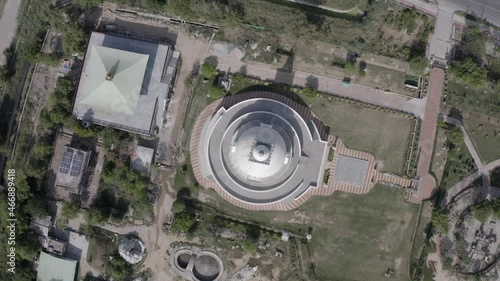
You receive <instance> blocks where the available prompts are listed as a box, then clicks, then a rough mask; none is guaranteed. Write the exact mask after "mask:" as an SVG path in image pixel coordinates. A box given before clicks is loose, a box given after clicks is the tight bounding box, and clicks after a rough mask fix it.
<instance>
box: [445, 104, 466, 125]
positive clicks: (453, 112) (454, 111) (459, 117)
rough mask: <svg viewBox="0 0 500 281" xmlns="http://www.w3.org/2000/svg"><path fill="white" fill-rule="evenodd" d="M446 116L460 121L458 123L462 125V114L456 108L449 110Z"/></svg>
mask: <svg viewBox="0 0 500 281" xmlns="http://www.w3.org/2000/svg"><path fill="white" fill-rule="evenodd" d="M448 116H450V117H452V118H455V119H457V120H458V121H460V123H463V116H462V112H461V111H460V109H458V108H456V107H452V108H451V109H450V112H449V113H448Z"/></svg>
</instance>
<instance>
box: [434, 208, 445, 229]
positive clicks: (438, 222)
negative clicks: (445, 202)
mask: <svg viewBox="0 0 500 281" xmlns="http://www.w3.org/2000/svg"><path fill="white" fill-rule="evenodd" d="M431 223H432V225H433V226H434V227H435V228H436V229H437V231H438V232H440V233H447V232H448V214H447V213H446V211H445V210H444V209H442V208H441V207H435V208H434V210H432V218H431Z"/></svg>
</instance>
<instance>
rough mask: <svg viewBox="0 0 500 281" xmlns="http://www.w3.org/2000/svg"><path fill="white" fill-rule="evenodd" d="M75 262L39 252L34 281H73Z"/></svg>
mask: <svg viewBox="0 0 500 281" xmlns="http://www.w3.org/2000/svg"><path fill="white" fill-rule="evenodd" d="M76 265H77V261H74V260H70V259H66V258H62V257H56V256H54V255H51V254H48V253H45V252H41V253H40V258H39V259H38V270H37V271H38V273H37V276H36V281H54V280H57V281H74V280H75V275H76Z"/></svg>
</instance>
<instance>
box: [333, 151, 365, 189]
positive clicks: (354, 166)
mask: <svg viewBox="0 0 500 281" xmlns="http://www.w3.org/2000/svg"><path fill="white" fill-rule="evenodd" d="M367 172H368V161H367V160H363V159H357V158H353V157H349V156H345V155H339V159H338V161H337V167H336V168H335V175H334V176H333V178H334V180H335V181H339V182H344V183H348V184H352V185H356V186H363V185H364V184H365V178H366V174H367Z"/></svg>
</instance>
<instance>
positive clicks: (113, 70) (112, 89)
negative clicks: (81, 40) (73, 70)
mask: <svg viewBox="0 0 500 281" xmlns="http://www.w3.org/2000/svg"><path fill="white" fill-rule="evenodd" d="M90 52H91V53H90V57H89V60H88V61H87V64H88V66H87V67H88V68H87V72H86V73H88V74H87V75H88V80H87V81H86V85H85V93H82V94H83V95H82V99H81V100H80V103H82V104H86V105H88V106H91V107H93V108H101V109H104V110H107V111H113V112H120V113H123V114H127V115H134V111H135V108H136V107H137V101H138V99H139V95H140V93H141V88H142V82H143V79H144V74H145V72H146V66H147V63H148V59H149V55H145V54H138V53H133V52H127V51H122V50H118V49H112V48H106V47H102V46H97V45H92V46H91V50H90ZM110 75H111V76H112V78H111V79H109V76H110Z"/></svg>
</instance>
